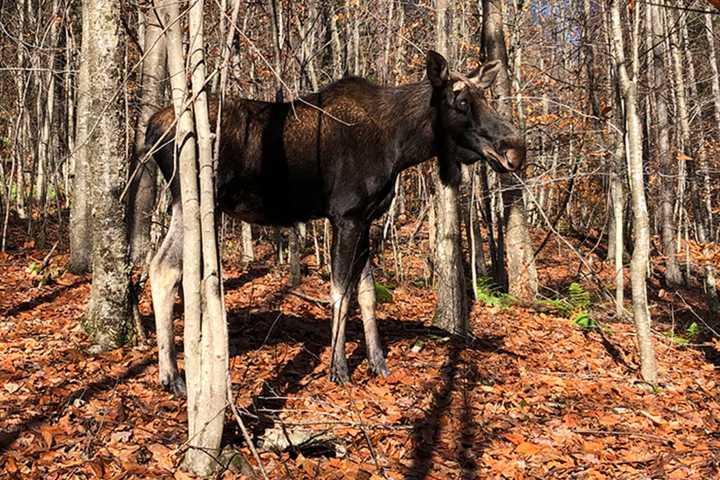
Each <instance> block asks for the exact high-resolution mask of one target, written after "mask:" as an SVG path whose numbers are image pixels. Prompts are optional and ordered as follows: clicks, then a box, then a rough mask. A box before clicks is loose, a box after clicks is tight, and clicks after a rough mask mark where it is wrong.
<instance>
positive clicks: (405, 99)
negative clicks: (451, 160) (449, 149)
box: [381, 80, 437, 174]
mask: <svg viewBox="0 0 720 480" xmlns="http://www.w3.org/2000/svg"><path fill="white" fill-rule="evenodd" d="M432 93H433V90H432V86H431V85H430V82H429V81H427V80H423V81H421V82H418V83H411V84H407V85H401V86H399V87H394V88H387V89H385V92H384V94H385V95H384V96H383V104H384V105H383V108H382V109H381V111H382V112H383V115H382V123H383V124H384V125H385V126H386V127H387V128H388V134H389V135H390V136H391V138H393V139H394V147H395V148H396V152H397V153H396V155H395V156H394V158H393V165H392V170H393V173H395V174H398V173H400V172H401V171H403V170H405V169H407V168H410V167H412V166H413V165H417V164H419V163H422V162H424V161H425V160H428V159H430V158H432V157H433V156H435V155H437V141H436V139H435V138H434V134H433V123H434V122H435V108H434V107H433V106H432V105H431V100H432Z"/></svg>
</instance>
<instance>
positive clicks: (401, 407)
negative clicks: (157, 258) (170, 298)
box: [0, 244, 720, 479]
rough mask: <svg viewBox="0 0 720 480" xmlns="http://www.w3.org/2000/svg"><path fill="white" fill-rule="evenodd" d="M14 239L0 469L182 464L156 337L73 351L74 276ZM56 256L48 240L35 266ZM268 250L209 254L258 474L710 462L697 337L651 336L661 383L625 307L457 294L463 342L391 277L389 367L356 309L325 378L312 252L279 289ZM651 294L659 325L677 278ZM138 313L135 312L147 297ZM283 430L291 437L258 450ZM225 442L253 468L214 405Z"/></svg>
mask: <svg viewBox="0 0 720 480" xmlns="http://www.w3.org/2000/svg"><path fill="white" fill-rule="evenodd" d="M25 247H27V248H17V249H16V250H14V251H12V252H11V253H9V254H3V255H2V256H0V477H3V478H42V479H54V478H57V479H65V478H114V479H120V478H173V477H174V478H188V475H187V474H185V473H183V472H182V471H181V470H180V469H179V464H180V461H181V458H182V452H183V447H184V441H185V440H186V425H185V421H186V413H185V403H184V401H183V400H182V399H178V398H175V397H173V396H171V395H169V394H168V393H166V392H164V391H162V390H161V389H160V388H159V387H158V385H157V383H156V377H157V373H158V372H157V370H158V369H157V364H156V359H155V355H156V352H155V350H154V348H145V349H138V348H135V349H133V348H125V349H119V350H116V351H112V352H108V353H105V354H101V355H97V356H89V355H88V354H87V353H86V349H87V348H88V347H89V344H88V342H87V339H86V337H85V336H84V334H83V333H82V330H81V329H80V328H79V327H78V323H79V319H80V318H81V316H82V314H83V310H84V308H85V305H86V302H87V299H88V296H89V291H90V283H89V278H87V277H74V276H72V275H70V274H67V273H65V274H61V273H60V272H58V276H57V277H56V278H55V279H54V280H53V281H52V282H51V283H49V284H48V285H45V286H35V283H36V282H37V277H36V276H34V274H33V273H28V271H27V268H28V266H29V265H30V263H32V262H33V261H40V262H41V261H42V260H43V258H44V256H45V255H46V253H47V250H45V251H40V250H37V249H35V248H34V246H33V245H31V244H26V245H25ZM554 248H555V250H557V251H556V252H554V253H552V252H548V255H547V256H545V257H543V263H542V264H541V267H542V268H541V277H542V278H543V281H544V282H546V283H551V281H552V282H555V283H554V285H558V286H560V285H567V282H566V283H563V282H565V280H567V279H569V278H574V277H575V275H576V273H577V270H576V267H577V264H578V262H577V261H573V262H574V264H573V265H570V264H571V263H573V262H570V261H568V258H571V257H572V254H571V253H569V252H567V251H562V250H560V249H559V248H560V247H554ZM66 258H67V257H66V255H64V254H63V253H62V252H60V253H59V254H54V256H53V257H52V261H51V262H50V266H51V267H52V265H62V264H63V262H64V261H65V260H66ZM416 260H417V259H416ZM411 262H412V259H408V260H407V261H406V264H407V265H410V264H411ZM595 262H596V265H597V262H599V260H597V259H595ZM417 263H418V264H421V263H422V262H420V261H419V260H417ZM270 265H271V262H258V263H257V264H255V265H253V266H251V267H250V268H249V269H245V270H243V271H239V270H237V269H233V268H230V267H229V268H228V269H227V271H226V277H227V279H226V293H227V298H226V302H227V306H228V312H229V326H230V333H231V355H232V358H231V377H232V384H233V390H234V392H235V403H236V405H237V407H238V409H239V411H240V412H241V413H242V414H243V418H244V421H245V423H246V424H247V425H248V428H249V429H250V433H251V435H253V438H254V439H255V442H256V443H257V444H258V445H259V446H258V451H259V453H260V456H261V459H262V463H263V465H264V468H265V470H266V471H267V473H268V476H269V477H270V478H337V479H341V478H358V479H369V478H390V479H402V478H407V479H419V478H435V479H450V478H467V479H473V478H511V479H520V478H590V479H594V478H622V479H629V478H677V479H694V478H697V479H707V478H718V476H719V475H720V420H719V418H720V404H719V403H718V398H719V395H718V393H720V391H719V389H718V385H717V383H716V382H718V381H720V380H719V379H718V374H717V372H718V369H717V366H716V364H715V363H713V361H717V356H716V355H715V354H716V353H717V349H716V348H714V347H713V344H712V342H710V343H706V344H705V345H704V347H703V348H702V349H701V348H695V347H692V346H683V345H679V344H678V342H676V341H673V340H672V339H671V338H670V337H668V336H667V335H662V334H658V335H657V336H656V348H657V353H658V360H659V365H660V372H661V378H662V384H661V385H660V386H659V387H658V388H655V389H651V388H648V387H647V386H646V385H644V384H642V383H641V382H640V381H639V378H638V372H637V365H638V362H637V356H636V353H635V347H634V336H633V331H632V327H631V325H629V324H627V323H612V322H601V325H602V328H601V329H595V330H581V329H579V328H577V327H576V326H574V325H573V324H572V322H571V321H570V320H569V319H567V318H562V317H559V316H553V315H552V314H549V313H543V309H541V308H537V307H534V308H530V307H527V308H525V307H521V306H517V305H515V306H510V307H501V306H492V307H491V306H486V305H482V304H475V305H474V307H473V309H472V320H471V323H472V331H473V334H474V338H473V339H472V340H471V341H461V340H456V339H451V338H448V337H447V336H445V335H444V334H443V333H442V332H440V331H437V330H434V329H433V328H431V326H430V323H431V318H432V312H433V305H434V296H433V294H432V293H431V291H430V289H427V288H417V287H413V286H410V285H411V283H412V282H406V284H405V285H402V286H399V287H397V288H395V289H394V290H393V292H392V294H393V299H392V301H391V302H388V303H384V304H381V305H379V307H378V310H379V311H378V316H379V319H380V330H381V334H382V337H383V340H384V344H385V345H386V349H387V357H388V366H389V367H390V368H391V370H392V374H391V375H390V376H389V377H388V378H377V377H373V376H370V375H368V372H367V364H366V362H365V360H364V353H363V345H362V325H361V323H360V321H359V320H358V318H357V316H355V317H354V318H353V320H352V321H351V322H350V324H349V334H348V337H349V343H348V352H349V358H350V365H351V369H352V384H351V385H347V386H337V385H335V384H333V383H331V382H330V381H329V380H328V378H327V365H328V364H329V337H330V334H329V331H330V325H329V311H328V309H327V308H326V306H325V305H322V304H320V303H318V302H315V301H313V300H312V298H325V296H326V293H327V283H326V282H325V281H324V280H323V279H322V278H321V276H320V275H319V274H318V273H317V271H316V270H315V269H310V272H309V273H308V275H306V276H305V278H304V279H303V283H302V285H301V287H300V291H301V292H303V293H302V294H301V295H297V294H296V293H294V292H292V291H290V290H289V289H288V287H287V286H286V275H285V273H284V270H278V269H273V268H269V267H270ZM603 270H608V268H606V267H602V268H599V270H598V271H600V272H601V273H602V271H603ZM606 273H607V272H606ZM610 274H611V272H610ZM600 278H604V279H605V280H604V281H606V282H607V283H606V284H610V280H609V278H610V276H608V275H605V276H604V277H603V276H602V275H601V276H600ZM567 281H569V280H567ZM558 288H559V287H558ZM656 294H657V295H659V296H657V295H656V297H654V301H653V309H654V310H653V311H654V313H656V314H657V316H658V317H662V318H664V319H665V320H666V321H667V322H668V323H667V324H666V325H660V326H659V328H660V329H661V330H667V329H670V328H671V327H672V325H671V323H670V322H671V321H672V319H673V318H674V317H670V316H667V314H668V312H671V313H672V312H674V310H675V309H677V310H678V318H681V317H682V315H685V316H688V315H690V313H691V312H690V311H689V310H688V308H687V307H681V306H678V300H677V297H678V296H677V295H670V294H668V293H666V292H659V291H656ZM696 297H697V298H696ZM663 298H666V299H668V300H667V301H664V300H663ZM682 298H684V299H685V298H689V301H690V302H691V303H692V301H693V300H695V301H697V300H698V298H700V297H698V295H697V293H696V292H692V291H687V292H685V294H684V296H683V297H682ZM673 302H674V303H673ZM141 310H142V312H143V314H144V315H145V320H146V321H147V323H148V325H151V323H152V317H151V309H150V305H149V301H148V299H147V295H145V296H144V298H143V301H142V308H141ZM598 310H601V308H600V307H598ZM180 311H181V309H178V310H177V313H178V315H177V321H176V332H180V331H181V326H182V325H181V319H180ZM545 312H547V310H545ZM683 312H684V313H683ZM688 312H690V313H688ZM666 316H667V318H665V317H666ZM676 328H679V327H676ZM151 339H152V335H151ZM176 341H177V344H178V347H179V348H181V345H182V339H181V337H180V336H179V335H178V336H177V337H176ZM281 432H284V433H281ZM308 433H312V434H314V436H312V435H308ZM285 434H287V436H288V437H290V438H291V439H295V440H294V441H295V442H297V443H300V445H298V446H297V448H292V447H291V448H287V449H285V451H283V452H278V451H272V450H269V449H268V448H267V446H268V445H270V444H272V443H273V442H272V441H271V437H273V435H274V436H275V437H283V438H284V437H285ZM308 437H312V438H314V439H315V441H314V442H313V441H311V440H310V441H305V440H306V439H307V438H308ZM297 439H300V440H297ZM303 442H304V443H303ZM226 443H227V444H229V445H233V446H235V447H238V449H239V451H240V453H241V455H242V456H243V457H244V458H245V459H246V465H245V467H244V471H245V473H249V472H250V470H249V467H248V464H249V465H251V466H252V467H254V468H257V466H256V464H255V462H254V460H253V458H252V455H251V452H250V450H249V449H248V448H247V447H246V446H245V445H244V442H243V440H242V436H241V434H240V432H239V429H238V427H237V424H236V423H235V421H234V419H233V418H232V416H231V415H230V414H229V413H228V416H227V428H226ZM260 445H262V446H260ZM238 475H239V474H237V473H234V472H231V471H226V472H225V473H223V474H222V476H223V478H234V477H235V476H238Z"/></svg>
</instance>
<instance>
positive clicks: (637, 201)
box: [610, 0, 657, 384]
mask: <svg viewBox="0 0 720 480" xmlns="http://www.w3.org/2000/svg"><path fill="white" fill-rule="evenodd" d="M621 4H622V5H623V6H625V3H624V2H622V1H621V0H611V1H610V19H611V25H612V47H613V57H614V62H615V69H616V72H617V80H618V82H619V87H620V91H621V93H622V97H623V100H624V104H625V109H624V113H625V131H626V138H625V143H626V150H625V155H626V159H627V164H628V170H629V178H630V188H631V191H632V206H633V218H634V238H635V241H634V249H633V256H632V262H631V266H630V274H631V280H632V297H633V318H634V321H635V329H636V334H637V342H638V348H639V352H640V371H641V374H642V377H643V380H645V381H646V382H648V383H651V384H656V383H657V363H656V361H655V347H654V346H653V341H652V332H651V331H650V323H651V319H650V311H649V310H648V303H647V284H646V274H647V268H648V260H649V255H650V228H649V225H648V210H647V202H646V201H645V178H644V176H643V132H642V123H641V121H640V116H639V114H638V108H637V105H638V96H637V71H638V70H639V65H638V48H639V45H638V44H639V38H638V37H639V36H638V30H639V21H640V16H639V11H640V9H641V6H640V5H639V4H638V5H635V8H634V11H633V13H634V21H633V22H628V23H629V24H630V26H631V28H632V33H631V35H630V38H631V52H632V60H633V78H630V75H629V73H628V70H627V63H626V59H625V52H626V47H625V40H624V38H623V31H622V23H621V16H620V5H621Z"/></svg>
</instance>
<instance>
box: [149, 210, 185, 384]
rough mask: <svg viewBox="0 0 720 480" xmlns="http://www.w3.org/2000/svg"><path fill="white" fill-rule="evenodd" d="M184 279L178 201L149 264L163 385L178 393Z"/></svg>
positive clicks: (180, 215)
mask: <svg viewBox="0 0 720 480" xmlns="http://www.w3.org/2000/svg"><path fill="white" fill-rule="evenodd" d="M181 278H182V210H181V208H180V207H179V205H177V204H176V205H174V206H173V214H172V219H171V220H170V228H169V229H168V232H167V235H166V236H165V239H164V240H163V242H162V245H160V248H159V249H158V251H157V253H156V254H155V257H153V259H152V262H151V263H150V285H151V287H152V301H153V310H154V311H155V331H156V333H157V343H158V364H159V373H160V384H161V385H162V386H163V387H164V388H166V389H168V390H171V391H172V392H174V393H175V394H176V395H181V396H184V395H185V393H186V390H185V382H184V380H183V378H182V377H181V376H180V373H179V372H178V367H177V359H176V353H175V335H174V333H173V306H174V304H175V293H176V292H177V289H178V285H179V284H180V280H181Z"/></svg>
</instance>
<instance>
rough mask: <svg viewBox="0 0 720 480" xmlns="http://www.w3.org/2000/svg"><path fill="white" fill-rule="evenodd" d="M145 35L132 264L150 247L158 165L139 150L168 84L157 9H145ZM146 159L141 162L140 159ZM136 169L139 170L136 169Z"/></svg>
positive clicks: (132, 195)
mask: <svg viewBox="0 0 720 480" xmlns="http://www.w3.org/2000/svg"><path fill="white" fill-rule="evenodd" d="M144 20H145V38H144V44H145V45H144V48H145V51H144V54H145V58H144V59H143V71H142V94H141V97H140V116H139V117H138V123H137V128H136V129H135V155H133V160H134V161H133V164H132V166H131V170H130V171H131V173H135V178H134V179H132V182H133V183H132V185H131V188H130V191H129V195H128V224H129V225H130V252H131V259H132V261H133V263H135V264H138V263H140V262H143V261H145V257H146V256H147V252H148V250H149V249H150V246H151V242H150V226H151V224H152V211H153V207H154V205H155V196H156V185H157V183H156V177H157V166H156V164H155V162H153V161H152V159H143V158H142V156H139V152H142V151H143V147H144V145H145V129H146V128H147V122H148V120H149V119H150V117H151V116H152V114H153V113H155V112H156V111H157V110H159V109H160V107H162V106H163V104H164V103H165V95H164V90H165V84H164V80H165V78H166V77H167V69H166V57H167V49H166V46H165V36H164V35H163V34H162V27H161V26H160V22H159V19H158V16H157V13H156V12H155V9H154V8H148V9H147V10H146V11H145V12H144ZM143 160H145V162H144V163H142V164H141V165H140V164H139V162H141V161H143ZM136 169H137V171H136Z"/></svg>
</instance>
